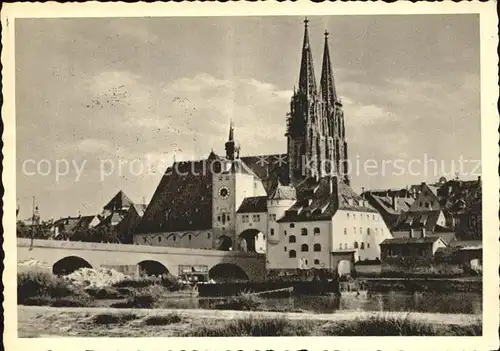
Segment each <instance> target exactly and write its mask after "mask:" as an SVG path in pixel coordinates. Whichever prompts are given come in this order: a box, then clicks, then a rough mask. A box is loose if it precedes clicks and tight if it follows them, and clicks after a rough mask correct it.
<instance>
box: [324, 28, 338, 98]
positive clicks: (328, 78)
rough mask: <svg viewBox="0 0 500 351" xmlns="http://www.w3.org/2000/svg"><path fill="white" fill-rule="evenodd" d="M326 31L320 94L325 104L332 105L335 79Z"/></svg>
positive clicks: (335, 93) (334, 95) (335, 95)
mask: <svg viewBox="0 0 500 351" xmlns="http://www.w3.org/2000/svg"><path fill="white" fill-rule="evenodd" d="M328 34H329V33H328V32H327V31H325V49H324V51H323V67H322V68H321V96H322V98H323V101H324V102H325V103H326V104H327V106H331V107H333V105H334V103H335V101H337V92H336V90H335V80H334V79H333V71H332V64H331V62H330V49H329V48H328Z"/></svg>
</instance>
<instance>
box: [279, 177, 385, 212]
mask: <svg viewBox="0 0 500 351" xmlns="http://www.w3.org/2000/svg"><path fill="white" fill-rule="evenodd" d="M330 180H331V182H330ZM338 209H344V210H351V211H364V212H377V211H376V210H375V209H374V208H373V207H371V206H370V205H369V204H368V202H367V201H366V200H364V199H363V198H361V197H360V196H359V195H357V194H356V193H355V192H354V191H353V190H352V189H351V188H350V187H349V186H348V185H346V184H345V183H344V182H342V181H338V178H336V177H331V178H330V177H323V178H321V179H319V180H315V179H314V178H308V179H306V180H304V181H303V182H302V183H300V184H299V185H297V201H296V202H295V204H293V205H292V207H291V208H290V209H288V210H287V211H286V212H285V215H284V216H283V217H282V218H281V219H279V220H278V222H299V221H322V220H330V219H331V218H332V217H333V216H334V215H335V213H336V212H337V210H338Z"/></svg>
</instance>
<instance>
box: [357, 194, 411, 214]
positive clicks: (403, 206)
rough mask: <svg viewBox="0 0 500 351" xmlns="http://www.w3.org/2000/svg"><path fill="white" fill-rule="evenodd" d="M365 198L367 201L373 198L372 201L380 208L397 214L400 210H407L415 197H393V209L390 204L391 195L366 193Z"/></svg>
mask: <svg viewBox="0 0 500 351" xmlns="http://www.w3.org/2000/svg"><path fill="white" fill-rule="evenodd" d="M367 199H368V200H369V201H370V199H373V201H374V202H375V203H376V204H377V205H378V206H379V208H380V210H382V211H384V212H386V213H388V214H394V215H397V214H399V213H401V212H402V211H408V210H409V209H410V207H411V205H412V204H413V202H414V201H415V199H413V198H410V197H394V200H395V201H396V210H395V209H394V207H393V205H392V197H389V196H378V195H372V194H367Z"/></svg>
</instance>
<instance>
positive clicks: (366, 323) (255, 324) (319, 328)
mask: <svg viewBox="0 0 500 351" xmlns="http://www.w3.org/2000/svg"><path fill="white" fill-rule="evenodd" d="M479 335H482V326H481V324H480V323H477V324H474V325H470V326H459V325H438V324H427V323H421V322H415V321H411V320H408V319H401V318H384V317H372V318H369V319H366V320H361V319H360V320H354V321H346V322H336V323H334V322H329V323H326V324H325V323H324V322H320V321H297V320H287V319H284V318H264V319H256V318H252V317H250V318H244V319H237V320H231V321H214V322H213V323H210V324H206V325H202V326H199V327H197V328H193V329H192V330H190V331H188V332H186V334H185V335H183V336H197V337H202V336H221V337H229V336H479Z"/></svg>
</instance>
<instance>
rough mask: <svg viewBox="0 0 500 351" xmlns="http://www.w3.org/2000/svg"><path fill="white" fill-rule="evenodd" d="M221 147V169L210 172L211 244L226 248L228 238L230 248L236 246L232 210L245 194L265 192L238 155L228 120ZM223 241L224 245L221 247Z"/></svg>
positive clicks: (249, 195)
mask: <svg viewBox="0 0 500 351" xmlns="http://www.w3.org/2000/svg"><path fill="white" fill-rule="evenodd" d="M225 148H226V157H225V158H224V159H222V160H221V162H222V167H221V172H219V173H214V174H213V175H212V189H213V191H212V230H213V232H214V234H215V238H216V247H215V248H220V249H228V247H227V246H228V243H229V242H230V243H231V245H230V247H231V248H232V250H238V249H239V240H238V234H239V233H236V211H237V210H238V208H239V206H240V205H241V203H242V202H243V200H244V199H245V198H247V197H251V196H261V195H266V192H265V190H264V186H263V185H262V182H261V180H260V179H259V178H258V177H257V176H256V175H255V174H254V173H253V171H252V170H251V169H250V168H249V167H248V166H247V165H246V164H245V163H244V162H243V161H242V160H241V159H240V158H239V150H240V148H239V146H238V144H237V143H236V141H235V140H234V127H233V123H232V122H231V125H230V127H229V139H228V141H227V142H226V144H225ZM228 238H229V239H230V241H229V240H228ZM223 243H224V245H223V246H225V247H221V245H222V244H223Z"/></svg>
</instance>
